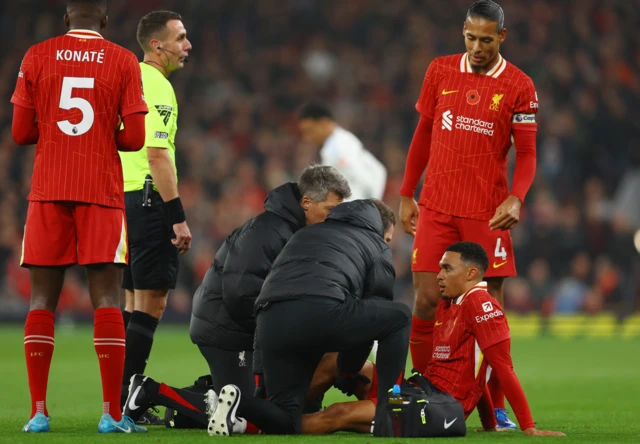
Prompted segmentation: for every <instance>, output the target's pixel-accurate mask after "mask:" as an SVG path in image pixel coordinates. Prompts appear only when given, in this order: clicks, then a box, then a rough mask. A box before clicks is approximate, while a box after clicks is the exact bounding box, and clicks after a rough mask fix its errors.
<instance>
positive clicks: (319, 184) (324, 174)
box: [298, 165, 351, 202]
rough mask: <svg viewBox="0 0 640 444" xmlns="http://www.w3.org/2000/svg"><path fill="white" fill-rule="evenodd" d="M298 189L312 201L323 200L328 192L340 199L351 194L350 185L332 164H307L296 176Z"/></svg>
mask: <svg viewBox="0 0 640 444" xmlns="http://www.w3.org/2000/svg"><path fill="white" fill-rule="evenodd" d="M298 189H299V190H300V194H301V195H302V196H308V197H309V198H310V199H311V200H312V201H314V202H324V201H325V200H326V199H327V195H328V194H329V192H332V193H335V194H336V195H337V196H338V197H340V198H342V199H347V198H349V197H350V196H351V187H350V186H349V182H348V181H347V179H345V177H344V176H343V175H342V174H340V172H339V171H338V170H336V169H335V168H334V167H332V166H326V165H309V166H308V167H306V168H305V169H304V170H302V173H301V174H300V177H299V178H298Z"/></svg>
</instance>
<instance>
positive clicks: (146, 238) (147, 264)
mask: <svg viewBox="0 0 640 444" xmlns="http://www.w3.org/2000/svg"><path fill="white" fill-rule="evenodd" d="M124 201H125V206H126V213H127V234H128V238H129V265H128V266H127V268H125V271H124V275H123V278H122V288H124V289H126V290H134V289H135V290H161V289H164V288H167V289H174V288H176V281H177V278H178V255H179V252H178V249H177V248H176V247H174V245H173V244H172V243H171V238H172V236H174V234H173V226H172V225H171V224H170V223H169V221H168V219H167V215H166V213H165V210H164V202H163V201H162V198H161V197H160V194H158V193H157V192H154V193H153V194H152V196H151V206H150V207H143V206H142V191H130V192H127V193H124Z"/></svg>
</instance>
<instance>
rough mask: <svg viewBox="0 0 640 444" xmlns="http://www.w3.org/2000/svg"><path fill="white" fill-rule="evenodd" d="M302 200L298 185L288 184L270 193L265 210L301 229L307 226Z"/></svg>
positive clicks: (265, 203) (265, 202)
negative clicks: (301, 204)
mask: <svg viewBox="0 0 640 444" xmlns="http://www.w3.org/2000/svg"><path fill="white" fill-rule="evenodd" d="M301 199H302V196H301V195H300V190H299V189H298V184H297V183H295V182H288V183H285V184H284V185H280V186H279V187H278V188H274V189H273V190H271V191H270V192H269V194H268V195H267V198H266V199H265V201H264V209H265V211H270V212H271V213H275V214H277V215H278V216H280V217H282V218H283V219H285V220H287V221H289V222H291V223H292V224H294V225H295V226H296V228H297V229H300V228H302V227H304V226H305V225H306V224H307V222H306V218H305V216H304V210H303V209H302V206H300V200H301Z"/></svg>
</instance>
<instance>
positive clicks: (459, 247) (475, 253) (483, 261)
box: [447, 242, 489, 276]
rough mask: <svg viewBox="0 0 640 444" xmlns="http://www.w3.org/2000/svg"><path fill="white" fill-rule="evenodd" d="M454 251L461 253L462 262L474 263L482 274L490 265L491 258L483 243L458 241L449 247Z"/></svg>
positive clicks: (448, 249) (449, 249)
mask: <svg viewBox="0 0 640 444" xmlns="http://www.w3.org/2000/svg"><path fill="white" fill-rule="evenodd" d="M447 251H450V252H452V253H460V259H461V260H462V262H466V263H468V264H473V265H475V266H476V267H478V269H479V270H480V274H481V275H482V276H484V272H485V271H487V268H488V267H489V258H488V257H487V252H486V251H484V248H482V245H480V244H476V243H475V242H456V243H455V244H453V245H450V246H449V248H447Z"/></svg>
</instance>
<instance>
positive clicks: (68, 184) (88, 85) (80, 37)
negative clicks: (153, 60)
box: [11, 30, 148, 208]
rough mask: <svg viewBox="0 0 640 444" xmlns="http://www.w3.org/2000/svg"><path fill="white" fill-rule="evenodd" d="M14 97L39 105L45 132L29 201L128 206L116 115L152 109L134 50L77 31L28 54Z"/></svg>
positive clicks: (31, 105)
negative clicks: (144, 91)
mask: <svg viewBox="0 0 640 444" xmlns="http://www.w3.org/2000/svg"><path fill="white" fill-rule="evenodd" d="M11 102H12V103H14V104H16V105H19V106H23V107H26V108H35V110H36V117H37V120H38V130H39V133H40V137H39V139H38V145H37V148H36V157H35V165H34V168H33V175H32V177H31V192H30V193H29V196H28V199H29V200H34V201H53V200H66V201H76V202H87V203H93V204H99V205H104V206H108V207H118V208H124V191H123V190H124V182H123V179H122V165H121V163H120V156H119V155H118V150H117V147H116V142H115V132H116V129H117V125H118V115H120V117H125V116H127V115H129V114H133V113H140V112H144V113H147V112H148V109H147V105H146V104H145V101H144V96H143V94H142V78H141V74H140V66H139V64H138V60H137V59H136V57H135V55H134V54H133V53H132V52H131V51H129V50H127V49H125V48H122V47H121V46H118V45H116V44H115V43H112V42H109V41H108V40H105V39H103V38H102V36H101V35H100V34H98V33H97V32H93V31H86V30H73V31H70V32H68V33H67V34H65V35H63V36H59V37H54V38H52V39H49V40H46V41H44V42H42V43H38V44H36V45H34V46H32V47H31V48H29V50H28V51H27V54H26V55H25V56H24V59H23V61H22V65H21V67H20V72H19V74H18V82H17V84H16V90H15V92H14V94H13V97H12V98H11Z"/></svg>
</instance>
